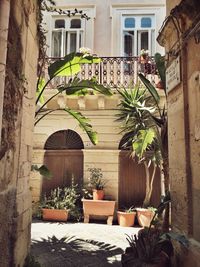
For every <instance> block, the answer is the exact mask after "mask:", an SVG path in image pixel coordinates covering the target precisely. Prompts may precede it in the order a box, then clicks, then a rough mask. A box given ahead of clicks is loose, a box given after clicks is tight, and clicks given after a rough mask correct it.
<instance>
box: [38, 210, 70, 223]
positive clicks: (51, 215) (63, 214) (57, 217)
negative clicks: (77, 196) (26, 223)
mask: <svg viewBox="0 0 200 267" xmlns="http://www.w3.org/2000/svg"><path fill="white" fill-rule="evenodd" d="M68 213H69V211H68V210H57V209H42V218H43V220H45V221H59V222H66V221H67V218H68Z"/></svg>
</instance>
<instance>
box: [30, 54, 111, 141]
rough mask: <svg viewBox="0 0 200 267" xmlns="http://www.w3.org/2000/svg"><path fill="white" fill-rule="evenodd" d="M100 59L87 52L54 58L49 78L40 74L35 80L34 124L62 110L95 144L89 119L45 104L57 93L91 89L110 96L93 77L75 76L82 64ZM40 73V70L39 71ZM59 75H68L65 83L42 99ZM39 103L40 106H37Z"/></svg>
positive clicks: (96, 62) (71, 93) (67, 108)
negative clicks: (51, 94) (76, 122)
mask: <svg viewBox="0 0 200 267" xmlns="http://www.w3.org/2000/svg"><path fill="white" fill-rule="evenodd" d="M100 62H101V59H100V58H98V57H96V56H92V55H90V54H88V53H71V54H69V55H66V56H65V57H64V58H63V59H59V60H56V61H55V62H54V63H52V64H50V66H49V67H48V75H49V79H48V80H47V81H45V79H44V77H42V74H41V75H39V78H38V82H37V92H36V93H37V97H36V107H37V109H36V112H35V125H37V124H38V123H39V121H41V120H42V119H43V118H44V117H46V116H47V115H49V114H51V113H53V112H56V111H58V110H62V111H63V112H66V113H67V114H69V115H70V116H72V117H73V118H74V119H76V120H77V121H78V123H79V125H80V127H81V128H82V129H83V130H84V131H85V132H86V133H87V135H88V137H89V139H90V141H91V142H92V143H93V144H94V145H96V144H97V143H98V139H97V133H96V132H95V131H93V129H92V125H91V124H90V123H89V119H88V118H86V117H85V116H83V115H82V114H81V113H80V112H78V111H76V110H72V109H70V108H69V107H67V106H66V107H64V108H56V109H49V108H48V109H47V108H46V106H47V104H48V103H49V102H50V101H51V100H52V99H54V98H56V97H57V96H58V95H60V94H63V93H65V94H66V95H76V94H78V95H86V94H88V93H89V91H90V90H91V89H92V90H94V91H96V92H99V93H101V94H104V95H107V96H110V95H112V93H111V90H110V89H109V88H107V87H104V86H103V85H101V84H99V83H98V82H97V81H96V79H95V78H92V79H90V80H88V79H82V80H81V79H79V78H78V77H77V75H78V73H79V72H80V71H81V65H82V64H99V63H100ZM41 73H42V71H41ZM59 76H62V77H63V76H65V77H70V78H69V82H68V83H67V84H60V85H58V86H57V88H55V89H56V90H57V92H56V93H55V94H54V95H53V96H51V97H49V98H48V99H47V100H44V92H45V89H46V88H47V86H48V85H49V84H50V82H51V81H52V80H53V79H54V78H56V77H59ZM39 103H40V106H39Z"/></svg>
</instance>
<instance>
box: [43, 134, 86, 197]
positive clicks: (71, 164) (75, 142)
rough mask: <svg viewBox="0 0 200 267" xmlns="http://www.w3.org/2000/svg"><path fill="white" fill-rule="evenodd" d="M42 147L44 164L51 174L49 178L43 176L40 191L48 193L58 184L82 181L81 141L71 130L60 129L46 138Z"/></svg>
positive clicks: (66, 184)
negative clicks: (43, 149)
mask: <svg viewBox="0 0 200 267" xmlns="http://www.w3.org/2000/svg"><path fill="white" fill-rule="evenodd" d="M44 148H45V149H46V152H45V156H44V164H45V165H46V166H47V168H48V169H49V170H50V171H51V173H52V174H53V177H52V178H51V179H50V180H47V179H46V178H43V184H42V193H43V194H44V193H46V194H49V193H50V191H51V189H53V188H56V187H58V186H60V187H63V186H70V185H71V182H72V177H73V178H74V182H75V184H78V185H81V184H82V182H83V152H82V149H83V148H84V145H83V141H82V139H81V137H80V136H79V134H77V133H76V132H75V131H73V130H70V129H68V130H61V131H57V132H55V133H53V134H52V135H51V136H49V138H48V139H47V141H46V143H45V146H44Z"/></svg>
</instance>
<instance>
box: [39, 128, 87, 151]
mask: <svg viewBox="0 0 200 267" xmlns="http://www.w3.org/2000/svg"><path fill="white" fill-rule="evenodd" d="M83 148H84V144H83V141H82V139H81V137H80V135H79V134H78V133H77V132H75V131H73V130H70V129H68V130H60V131H57V132H55V133H53V134H51V135H50V136H49V137H48V139H47V140H46V142H45V145H44V149H46V150H61V149H83Z"/></svg>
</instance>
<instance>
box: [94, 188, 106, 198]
mask: <svg viewBox="0 0 200 267" xmlns="http://www.w3.org/2000/svg"><path fill="white" fill-rule="evenodd" d="M103 198H104V191H103V190H97V189H93V200H102V199H103Z"/></svg>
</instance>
